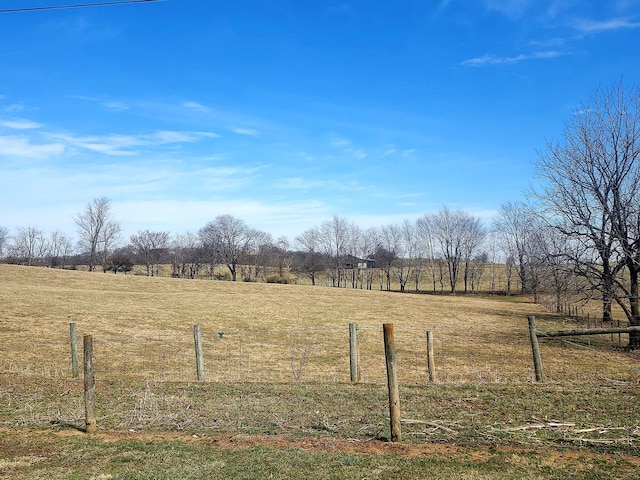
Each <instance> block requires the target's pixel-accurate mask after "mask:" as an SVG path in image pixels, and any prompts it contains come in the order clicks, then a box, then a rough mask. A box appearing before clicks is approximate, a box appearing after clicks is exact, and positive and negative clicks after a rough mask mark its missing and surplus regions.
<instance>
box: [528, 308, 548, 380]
mask: <svg viewBox="0 0 640 480" xmlns="http://www.w3.org/2000/svg"><path fill="white" fill-rule="evenodd" d="M527 319H528V320H529V338H530V339H531V352H532V353H533V367H534V369H535V371H536V382H543V381H544V372H543V370H542V357H541V356H540V345H539V344H538V335H537V332H536V318H535V317H527Z"/></svg>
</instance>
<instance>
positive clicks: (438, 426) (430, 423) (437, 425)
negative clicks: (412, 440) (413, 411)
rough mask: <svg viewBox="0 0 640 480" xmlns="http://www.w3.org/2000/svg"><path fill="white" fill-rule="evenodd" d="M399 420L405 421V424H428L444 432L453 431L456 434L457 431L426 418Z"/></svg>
mask: <svg viewBox="0 0 640 480" xmlns="http://www.w3.org/2000/svg"><path fill="white" fill-rule="evenodd" d="M400 422H402V423H406V424H409V425H428V426H430V427H433V428H438V429H440V430H444V431H445V432H449V433H453V434H456V435H457V434H458V432H456V431H455V430H452V429H451V428H448V427H445V426H444V425H440V424H439V423H435V422H428V421H426V420H410V419H403V420H400Z"/></svg>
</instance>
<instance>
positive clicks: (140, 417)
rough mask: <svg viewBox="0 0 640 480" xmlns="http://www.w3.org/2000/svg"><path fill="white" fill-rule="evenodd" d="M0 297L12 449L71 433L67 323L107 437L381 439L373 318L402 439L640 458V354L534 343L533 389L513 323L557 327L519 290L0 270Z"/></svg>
mask: <svg viewBox="0 0 640 480" xmlns="http://www.w3.org/2000/svg"><path fill="white" fill-rule="evenodd" d="M0 305H2V310H1V311H0V337H1V338H2V342H1V347H0V348H1V352H0V355H1V356H0V405H2V407H0V428H4V429H5V431H6V432H10V433H11V435H8V436H7V438H11V439H13V440H12V442H14V443H20V441H18V440H17V439H18V438H19V437H20V435H21V433H20V432H23V440H22V442H24V443H25V444H26V445H27V446H29V445H31V446H33V442H36V441H37V440H35V437H33V434H32V433H30V432H33V431H34V430H35V431H38V430H40V431H45V430H51V429H53V430H54V431H62V432H64V431H69V429H71V431H75V430H76V429H81V428H82V427H83V423H82V418H83V403H82V395H81V392H82V380H81V379H72V378H71V374H70V361H69V343H68V335H69V323H70V322H75V323H76V324H77V327H78V334H79V335H80V336H81V335H83V334H91V335H93V337H94V339H95V342H96V347H95V350H96V378H97V388H98V425H99V430H101V431H102V432H103V434H105V435H109V434H110V433H109V432H111V434H115V433H116V432H131V433H132V434H133V432H140V431H144V432H151V433H154V434H156V435H164V434H166V433H167V432H182V434H186V436H187V437H189V435H197V436H198V438H205V437H206V438H218V436H219V435H237V434H243V435H257V434H268V435H279V436H285V437H286V438H288V439H290V440H291V441H293V442H295V441H297V440H295V439H296V438H298V439H300V438H302V439H304V438H307V439H308V438H309V437H313V438H325V437H327V438H335V439H343V440H344V439H351V441H354V442H369V441H376V439H378V440H380V439H384V437H385V436H386V435H387V428H388V427H387V419H386V408H387V407H386V403H385V402H386V397H385V395H386V391H385V388H384V382H385V372H384V360H383V358H382V337H381V325H382V323H394V325H395V329H396V337H397V338H396V343H397V348H398V357H399V362H400V363H399V370H400V380H401V383H402V390H401V401H402V410H403V421H404V424H403V428H404V430H405V443H409V444H416V445H418V444H424V443H425V442H426V443H429V444H431V443H432V442H447V443H455V444H457V445H462V446H466V447H465V448H467V447H468V448H471V447H473V448H485V447H482V446H483V445H486V446H489V445H502V446H503V447H506V446H514V445H515V446H520V447H522V448H542V447H544V448H555V449H566V448H571V449H573V448H580V449H584V448H587V449H591V450H595V451H603V450H604V451H616V452H622V453H625V454H626V455H631V456H637V454H638V452H637V450H636V448H637V447H636V445H637V442H638V441H640V415H639V413H638V411H637V410H638V409H637V400H636V399H637V393H638V392H637V390H638V380H639V379H640V373H639V372H640V371H639V368H638V356H637V355H636V354H634V353H629V352H625V351H623V350H621V349H617V348H615V346H614V344H612V343H611V339H610V338H608V337H607V338H602V337H601V338H589V339H588V340H585V339H584V338H585V337H582V339H577V340H576V339H574V340H572V343H571V344H567V343H564V342H562V343H561V342H553V341H545V343H543V345H542V354H543V360H544V363H545V369H546V374H547V378H548V380H547V382H546V383H545V385H536V384H534V383H533V382H532V377H533V367H532V364H531V351H530V347H529V343H528V342H529V341H528V337H527V322H526V317H527V316H528V315H535V316H536V318H537V319H538V328H540V329H549V330H551V329H562V328H565V327H567V324H566V322H565V319H562V318H557V317H554V316H552V315H549V314H548V312H545V311H544V310H542V309H541V308H540V307H539V306H536V305H533V304H532V303H530V302H529V301H527V299H526V298H510V297H482V296H450V295H415V294H399V293H389V292H380V291H361V290H350V289H336V288H328V287H311V286H302V285H272V284H259V283H231V282H219V281H204V280H197V281H192V280H180V279H171V278H157V277H155V278H153V277H152V278H149V277H141V276H123V275H112V274H102V273H88V272H81V271H63V270H53V269H44V268H30V267H18V266H9V265H0ZM350 322H353V323H357V324H358V325H359V327H360V349H361V374H362V380H363V383H362V384H361V385H350V384H349V364H348V336H347V335H348V329H347V325H348V323H350ZM194 324H199V325H200V326H201V329H202V331H203V332H204V344H205V369H206V377H207V382H204V383H197V382H195V360H194V355H193V336H192V325H194ZM571 326H573V325H571ZM426 330H432V331H433V332H434V337H435V343H436V363H437V368H438V383H436V384H435V385H429V384H427V383H426V378H427V377H426V360H425V353H424V350H425V331H426ZM80 344H81V342H80ZM24 429H26V430H24ZM74 441H75V440H74ZM135 441H139V439H135ZM162 441H163V442H164V441H165V440H162ZM181 441H182V440H181ZM300 441H302V440H300ZM305 441H308V440H305ZM336 441H337V440H336ZM267 443H268V442H267ZM29 448H31V447H28V448H27V447H25V451H27V450H28V449H29ZM96 448H97V449H98V450H99V448H98V447H96ZM100 448H101V447H100ZM198 448H200V447H198ZM487 448H488V447H487ZM376 454H378V453H376ZM20 458H22V456H19V455H17V454H11V455H8V456H7V457H3V455H2V454H0V478H2V474H3V472H4V471H6V472H14V473H15V472H20V471H21V470H20V469H21V468H22V467H19V466H18V467H15V468H14V467H11V468H9V467H3V465H5V464H7V462H9V463H8V464H10V465H13V464H12V463H11V462H14V463H15V462H18V463H16V464H15V465H19V464H20V461H22V460H20ZM629 458H631V457H629ZM601 460H602V459H600V460H597V459H596V460H594V462H595V463H597V462H598V461H601ZM3 461H4V462H5V463H2V462H3ZM255 461H256V460H255V458H253V459H250V460H248V462H249V463H252V462H255ZM523 461H524V460H523ZM527 461H528V460H527ZM27 463H29V462H27ZM463 463H464V462H463ZM578 463H579V462H578ZM605 463H606V462H605ZM632 463H633V462H632ZM603 465H604V463H603ZM630 465H631V464H630ZM3 468H4V470H3ZM30 468H32V466H31V464H29V465H27V466H26V467H24V469H23V470H24V471H25V472H28V471H30V470H29V469H30ZM407 468H409V467H407ZM460 468H464V467H460ZM518 468H519V467H518ZM607 468H608V467H607ZM620 468H621V467H620ZM625 468H626V467H625ZM301 471H302V472H304V469H303V470H301ZM409 471H410V470H409ZM461 471H465V470H461ZM607 471H608V470H607ZM612 471H614V472H616V475H618V476H619V478H633V477H625V476H624V472H625V471H626V470H624V469H621V470H612ZM256 475H257V474H256ZM300 475H301V477H300V478H302V476H303V475H302V473H301V474H300ZM45 477H46V475H44V476H43V477H42V478H45ZM16 478H20V477H19V476H18V477H16ZM23 478H36V477H30V476H28V475H27V476H25V477H23ZM64 478H66V477H64ZM122 478H129V477H127V476H123V477H122ZM167 478H171V477H167ZM193 478H197V476H196V477H193ZM212 478H213V477H212ZM216 478H217V477H216ZM247 478H250V477H247ZM276 478H277V477H276ZM338 478H350V477H346V476H345V477H338ZM354 478H355V477H354ZM359 478H362V477H359ZM436 478H440V477H436ZM441 478H447V477H446V476H443V477H441ZM469 478H472V477H469ZM496 478H497V477H496ZM504 478H509V477H504ZM511 478H518V477H517V476H515V477H511ZM540 478H543V477H540ZM558 478H561V477H558ZM577 478H591V477H588V476H584V477H577ZM593 478H599V477H593Z"/></svg>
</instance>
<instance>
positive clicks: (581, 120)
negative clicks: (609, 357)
mask: <svg viewBox="0 0 640 480" xmlns="http://www.w3.org/2000/svg"><path fill="white" fill-rule="evenodd" d="M639 162H640V89H638V87H629V86H626V85H625V84H624V82H623V81H620V82H618V83H617V84H615V85H613V86H611V87H604V88H599V89H598V90H596V92H595V93H594V95H593V97H592V98H591V100H590V102H589V103H587V104H585V105H583V106H582V107H581V108H580V109H579V110H578V111H576V112H575V113H574V115H573V116H572V118H571V119H570V120H569V121H568V122H567V124H566V126H565V131H564V135H563V137H562V140H561V141H559V142H550V143H548V144H547V148H546V150H545V151H543V152H541V153H540V154H539V162H538V165H537V169H538V173H539V175H540V177H541V178H542V180H543V184H542V187H541V190H540V191H538V192H536V196H537V198H538V199H539V200H540V201H541V204H542V205H543V206H544V208H545V209H546V212H545V213H546V217H547V218H548V219H549V222H550V223H551V225H552V226H553V227H554V228H555V229H557V230H558V231H559V232H561V233H562V234H563V235H565V236H566V237H567V241H569V242H572V244H573V245H575V248H574V249H572V251H575V252H576V254H575V255H574V256H573V258H571V259H569V260H571V261H573V262H574V263H575V265H576V269H577V271H578V273H579V274H580V275H581V276H582V278H584V279H586V281H587V282H588V283H589V284H590V285H591V286H592V288H593V290H594V291H597V292H598V294H599V296H600V298H601V299H602V305H603V319H604V320H611V318H612V316H611V303H612V302H616V303H617V304H618V305H619V306H620V308H621V309H622V310H623V311H624V313H625V315H626V317H627V319H628V320H629V323H630V325H640V304H639V301H638V293H639V292H638V287H639V281H638V280H639V277H640V165H639ZM629 347H630V348H634V349H637V348H640V334H639V333H638V332H634V333H632V334H630V338H629Z"/></svg>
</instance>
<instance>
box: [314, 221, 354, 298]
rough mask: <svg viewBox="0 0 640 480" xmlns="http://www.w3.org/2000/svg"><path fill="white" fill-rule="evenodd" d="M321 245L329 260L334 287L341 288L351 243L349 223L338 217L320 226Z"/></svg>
mask: <svg viewBox="0 0 640 480" xmlns="http://www.w3.org/2000/svg"><path fill="white" fill-rule="evenodd" d="M319 231H320V240H321V242H320V245H321V249H322V251H323V253H324V254H325V255H326V257H327V259H328V260H329V265H330V270H329V275H330V277H331V286H332V287H341V286H342V284H343V278H344V260H345V258H344V257H345V254H346V251H347V245H348V241H349V236H348V235H349V222H348V221H347V220H346V219H345V218H342V217H339V216H338V215H334V216H333V217H332V218H331V220H327V221H325V222H322V225H320V230H319Z"/></svg>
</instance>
